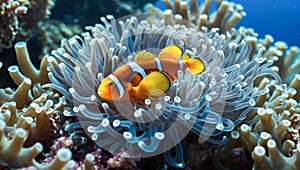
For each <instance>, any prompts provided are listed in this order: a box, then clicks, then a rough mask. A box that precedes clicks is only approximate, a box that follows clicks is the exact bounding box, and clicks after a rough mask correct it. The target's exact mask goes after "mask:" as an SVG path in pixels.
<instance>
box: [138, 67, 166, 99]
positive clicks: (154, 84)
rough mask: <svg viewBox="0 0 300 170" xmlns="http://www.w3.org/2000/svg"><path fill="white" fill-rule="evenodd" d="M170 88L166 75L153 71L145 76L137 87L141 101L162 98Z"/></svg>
mask: <svg viewBox="0 0 300 170" xmlns="http://www.w3.org/2000/svg"><path fill="white" fill-rule="evenodd" d="M170 86H171V81H170V79H169V77H168V76H167V75H165V74H164V73H162V72H159V71H153V72H151V73H150V74H149V75H147V76H146V77H145V78H144V79H143V80H142V81H141V83H140V84H139V86H137V88H138V95H139V96H140V98H141V99H146V98H151V97H159V96H162V95H163V94H164V93H165V92H166V91H167V90H168V89H169V88H170Z"/></svg>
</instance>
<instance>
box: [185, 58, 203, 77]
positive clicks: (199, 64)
mask: <svg viewBox="0 0 300 170" xmlns="http://www.w3.org/2000/svg"><path fill="white" fill-rule="evenodd" d="M183 63H184V64H185V65H186V66H187V67H188V68H189V69H190V71H191V73H192V74H200V73H202V72H203V71H204V70H205V65H204V62H203V61H202V60H201V59H200V58H191V59H188V60H183Z"/></svg>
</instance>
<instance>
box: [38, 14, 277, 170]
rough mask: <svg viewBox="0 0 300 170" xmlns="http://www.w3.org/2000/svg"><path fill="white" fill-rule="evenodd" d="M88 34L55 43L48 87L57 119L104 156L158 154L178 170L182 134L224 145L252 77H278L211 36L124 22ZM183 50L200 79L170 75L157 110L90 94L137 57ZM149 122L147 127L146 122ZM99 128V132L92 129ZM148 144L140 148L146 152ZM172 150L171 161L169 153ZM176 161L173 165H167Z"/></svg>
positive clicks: (249, 95)
mask: <svg viewBox="0 0 300 170" xmlns="http://www.w3.org/2000/svg"><path fill="white" fill-rule="evenodd" d="M108 19H110V20H111V23H109V22H108V21H107V20H106V19H105V18H102V21H103V22H104V24H105V25H104V26H103V25H96V26H95V27H89V28H88V29H89V30H90V31H91V32H92V35H90V34H89V33H85V34H83V36H84V38H81V37H79V36H75V37H73V38H71V39H69V40H63V41H62V48H60V49H58V50H54V51H53V52H52V54H53V55H54V57H55V58H56V59H57V61H58V62H59V67H57V69H55V68H54V67H51V65H50V70H51V72H50V73H49V78H50V81H51V82H52V84H46V85H44V86H43V87H45V88H46V87H51V88H53V89H56V90H58V91H59V92H61V93H62V94H63V95H64V96H65V97H66V100H67V103H68V107H70V109H69V110H68V111H67V110H66V111H65V112H64V113H65V115H68V116H72V115H74V116H75V115H77V117H78V119H79V121H80V124H79V123H74V124H70V125H69V126H68V129H76V128H80V127H83V128H84V129H86V132H88V134H90V135H91V138H92V139H93V140H94V141H95V142H96V143H97V144H98V145H99V146H101V147H105V148H106V149H107V150H109V151H110V152H114V151H115V150H116V149H117V148H121V147H124V146H126V147H127V148H130V149H131V150H134V151H135V152H137V153H142V154H143V156H151V155H153V154H157V153H159V152H160V153H161V152H162V151H163V152H164V151H165V153H164V154H165V158H166V161H167V162H168V163H169V164H170V165H172V166H177V167H183V166H184V163H183V155H182V152H183V151H182V146H181V144H180V143H178V142H179V141H180V140H181V139H182V138H183V137H184V136H185V134H187V132H189V131H190V130H191V131H193V132H194V133H195V134H197V135H198V136H199V142H202V141H206V140H207V141H208V142H212V143H215V144H220V143H225V142H226V139H227V138H226V136H223V135H222V132H230V131H232V129H233V128H234V125H235V124H238V123H240V122H241V121H243V120H244V119H245V117H246V114H247V113H248V112H249V111H250V110H251V109H252V107H253V106H254V105H255V102H256V99H257V97H258V96H259V95H260V93H257V92H256V91H255V89H254V88H253V82H254V80H255V79H256V78H257V77H260V76H263V75H273V76H274V77H275V78H277V79H278V80H279V81H280V78H278V75H276V74H275V73H274V72H272V71H271V70H270V69H269V68H268V66H270V65H271V64H272V63H271V62H268V61H266V60H264V59H263V57H262V53H261V51H258V53H257V54H256V55H255V56H252V57H253V59H252V60H250V54H251V49H252V46H251V41H247V40H246V41H245V40H240V39H232V36H231V35H230V34H226V35H224V34H220V33H219V32H218V29H212V30H211V31H209V30H208V29H207V28H203V29H202V31H198V30H197V29H194V28H188V27H185V26H183V25H173V26H166V25H165V24H164V23H160V24H158V25H155V24H154V25H151V24H150V23H148V22H147V21H145V20H141V21H139V20H138V19H137V18H135V17H131V18H129V19H127V20H125V21H120V22H116V21H115V20H114V18H113V17H112V16H108ZM173 43H183V44H184V45H185V50H191V51H192V53H193V55H195V56H200V57H201V58H202V59H203V60H205V62H206V68H207V70H206V71H205V73H204V74H202V75H199V76H195V75H192V74H190V73H189V71H186V73H184V72H183V71H180V70H179V71H178V73H177V74H178V80H176V81H175V82H174V84H173V86H172V88H171V89H170V90H169V91H168V92H167V93H166V94H165V96H164V97H162V98H159V99H158V101H157V102H155V101H151V100H149V99H147V101H146V105H145V106H140V105H138V104H136V103H134V102H133V103H132V102H130V101H126V102H113V103H112V102H110V101H105V100H103V99H101V98H99V97H97V94H96V93H95V91H96V89H97V87H98V86H99V84H100V81H101V79H102V78H103V77H105V76H107V75H108V74H110V73H111V72H112V71H113V70H114V69H115V68H117V67H118V66H120V65H122V64H123V63H127V62H130V61H132V58H133V57H134V55H135V53H136V52H138V51H140V50H145V49H150V48H152V49H153V48H155V49H161V48H163V47H165V46H168V45H171V44H173ZM149 120H151V122H149ZM99 122H100V124H99ZM147 143H148V144H147ZM173 146H175V147H174V150H175V151H176V153H177V154H176V157H175V158H172V156H171V153H170V151H169V150H170V149H171V147H173ZM175 160H176V161H175Z"/></svg>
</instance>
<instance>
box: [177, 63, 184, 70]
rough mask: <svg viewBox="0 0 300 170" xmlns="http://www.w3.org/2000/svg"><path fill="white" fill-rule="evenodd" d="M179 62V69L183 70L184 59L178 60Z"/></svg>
mask: <svg viewBox="0 0 300 170" xmlns="http://www.w3.org/2000/svg"><path fill="white" fill-rule="evenodd" d="M178 64H179V68H178V70H183V67H184V64H183V62H182V61H178Z"/></svg>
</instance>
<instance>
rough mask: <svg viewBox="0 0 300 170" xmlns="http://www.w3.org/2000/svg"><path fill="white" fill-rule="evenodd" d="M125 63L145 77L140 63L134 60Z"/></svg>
mask: <svg viewBox="0 0 300 170" xmlns="http://www.w3.org/2000/svg"><path fill="white" fill-rule="evenodd" d="M127 65H128V66H129V67H130V68H131V70H132V71H133V72H137V73H139V74H140V75H141V76H142V77H143V78H145V77H146V76H147V74H146V72H145V70H144V69H143V68H142V67H141V66H140V65H138V64H137V63H136V62H130V63H127Z"/></svg>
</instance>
